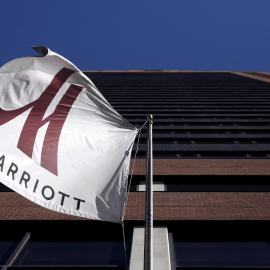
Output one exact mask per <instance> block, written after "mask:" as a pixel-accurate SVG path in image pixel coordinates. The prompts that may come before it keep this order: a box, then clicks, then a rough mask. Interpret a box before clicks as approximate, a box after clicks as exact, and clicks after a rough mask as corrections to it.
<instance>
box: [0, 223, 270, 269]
mask: <svg viewBox="0 0 270 270" xmlns="http://www.w3.org/2000/svg"><path fill="white" fill-rule="evenodd" d="M91 222H92V221H91ZM91 222H85V223H87V226H83V228H82V230H81V231H83V233H84V234H85V235H86V237H85V238H84V239H82V237H81V235H79V237H77V235H78V231H76V230H75V232H74V231H73V230H72V226H71V225H72V224H69V223H70V222H68V221H66V222H60V223H61V224H62V225H63V226H66V227H67V228H64V231H65V232H68V231H69V233H70V235H66V236H65V238H64V239H62V240H61V239H59V237H57V233H59V231H57V232H54V233H53V236H54V237H50V238H49V239H46V237H44V236H42V230H46V227H40V224H37V223H36V225H38V228H39V230H40V231H38V232H37V230H35V231H34V232H28V233H25V235H24V236H23V237H21V239H18V238H17V239H14V235H9V236H10V239H8V234H10V233H12V231H11V230H8V231H6V232H5V233H6V236H5V237H4V239H1V238H0V266H1V267H3V268H2V269H5V267H7V268H16V267H18V268H21V267H26V268H27V267H29V268H30V267H31V269H32V267H34V266H35V267H36V268H39V267H48V266H50V267H52V268H53V267H55V268H58V267H59V266H61V267H71V266H72V267H76V268H79V267H89V268H90V269H95V268H98V269H103V268H104V269H108V268H113V269H126V266H127V265H128V263H129V258H130V250H131V248H130V247H131V243H132V231H133V226H132V225H130V224H129V225H128V226H129V228H128V230H125V234H126V235H127V236H128V237H127V242H126V250H125V248H124V243H123V238H122V239H121V235H120V234H119V232H120V227H121V225H118V226H119V228H117V229H116V227H115V225H111V224H108V223H107V224H106V226H104V225H101V229H98V227H97V225H98V226H99V224H101V223H102V222H98V223H96V224H94V226H92V224H91ZM34 223H35V222H34ZM92 223H93V222H92ZM94 223H95V222H94ZM53 224H56V223H48V225H52V226H53ZM190 224H191V223H189V224H187V223H183V226H182V223H181V222H177V223H175V224H174V223H173V222H171V223H169V224H168V230H169V235H168V238H169V249H170V257H171V263H172V268H171V269H178V268H185V267H187V268H190V267H195V268H196V267H205V268H207V267H220V268H224V267H228V268H249V267H257V268H261V267H262V268H263V267H270V242H269V236H268V235H265V237H264V239H262V235H263V233H266V230H265V229H266V227H268V226H269V222H268V223H267V224H263V223H262V222H261V223H260V222H258V223H257V224H256V225H255V227H254V224H251V223H250V222H243V223H242V224H240V223H238V224H233V225H230V226H228V227H227V225H228V224H227V223H226V224H225V223H222V222H218V223H213V224H210V223H209V222H208V223H207V222H206V223H204V224H203V223H200V222H197V223H196V222H193V223H192V224H191V226H190ZM260 224H261V225H260ZM17 225H18V226H20V225H21V224H20V222H18V224H17ZM42 225H44V224H42ZM73 225H74V223H73ZM208 225H209V227H210V228H207V226H208ZM234 225H235V226H234ZM31 226H32V225H31ZM31 226H29V230H30V231H31ZM57 226H58V225H57ZM188 226H189V227H190V228H188ZM4 227H5V226H4ZM13 227H15V226H14V225H13ZM86 227H87V230H85V229H86ZM110 227H111V228H110ZM214 227H216V228H215V231H214V232H211V231H210V230H211V229H213V228H214ZM41 228H42V229H41ZM102 228H103V229H106V230H107V232H103V231H102ZM260 228H261V229H262V230H263V233H261V232H260V233H257V232H256V231H255V232H250V231H249V229H256V230H260ZM57 229H58V230H59V226H58V228H57ZM75 229H78V226H77V225H76V226H75ZM193 229H194V230H196V231H192V230H193ZM233 229H234V230H236V232H234V231H229V230H233ZM19 230H20V228H19ZM239 230H242V232H240V231H239ZM1 231H2V233H3V228H2V230H1ZM108 231H109V232H110V234H108ZM81 233H82V232H80V233H79V234H81ZM238 233H239V234H238ZM45 234H46V233H45ZM91 234H92V235H93V234H95V235H102V234H105V235H106V237H107V239H106V237H101V238H102V239H98V237H94V238H93V239H91V237H89V235H91ZM112 234H116V235H117V237H115V236H114V237H112ZM224 235H225V236H224ZM225 237H228V239H225ZM2 238H3V237H2ZM53 238H54V239H53ZM207 239H208V240H207ZM60 240H61V241H60Z"/></svg>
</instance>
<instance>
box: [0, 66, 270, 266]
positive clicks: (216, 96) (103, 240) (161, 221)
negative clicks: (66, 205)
mask: <svg viewBox="0 0 270 270" xmlns="http://www.w3.org/2000/svg"><path fill="white" fill-rule="evenodd" d="M84 73H85V74H86V76H88V77H89V78H90V79H91V80H92V81H93V83H94V84H95V85H96V86H97V88H98V89H99V90H100V92H101V93H102V94H103V95H104V96H105V98H106V99H107V100H108V101H109V102H110V104H111V105H112V106H113V107H114V108H115V109H116V110H117V111H118V112H119V113H120V114H121V115H122V116H123V117H124V118H126V119H127V120H128V121H129V122H130V123H132V124H133V125H135V126H136V127H137V128H140V127H141V126H142V125H143V124H144V123H145V121H146V116H147V115H148V114H152V115H153V116H154V124H153V151H154V153H153V155H154V166H155V167H154V184H155V183H160V182H162V183H163V184H164V191H158V192H155V194H154V226H155V227H160V226H162V227H166V228H167V229H168V239H169V240H168V243H169V250H170V260H171V269H172V270H174V269H185V268H187V269H192V268H205V269H207V268H209V267H212V268H213V267H215V268H254V269H255V268H265V267H267V268H269V267H270V260H269V258H270V248H269V243H270V237H269V233H268V230H269V226H270V210H269V209H270V208H269V206H270V193H269V192H270V185H269V183H268V178H269V174H270V106H269V105H270V83H268V82H265V81H261V80H259V79H258V80H257V79H252V78H248V77H245V76H240V75H239V74H236V73H233V72H166V71H158V72H154V71H136V72H135V71H134V72H131V71H130V72H129V71H126V72H84ZM252 74H253V75H254V73H252ZM264 77H265V76H264ZM265 78H266V77H265ZM135 148H136V144H135V145H134V149H133V157H134V152H135ZM145 154H146V128H143V129H142V132H141V135H140V144H139V152H138V154H137V160H136V163H135V170H134V175H133V177H132V183H131V189H130V191H131V193H130V195H129V201H128V206H127V212H126V218H125V227H124V236H125V241H126V243H125V244H126V245H125V247H124V243H123V232H122V227H121V225H119V224H111V223H107V222H100V221H93V220H80V219H77V218H73V217H69V218H68V217H66V216H64V215H61V214H59V215H50V211H49V210H48V211H44V212H42V210H40V208H38V206H35V205H34V204H32V203H27V204H26V203H25V201H24V200H26V199H24V198H21V197H20V196H19V195H18V197H14V196H13V195H12V194H14V192H12V191H11V190H9V189H8V188H6V187H5V186H3V185H1V184H0V192H1V193H0V196H1V197H0V228H1V230H0V231H1V233H0V268H1V267H3V269H12V268H30V269H36V268H50V269H59V268H60V269H61V268H62V269H64V268H67V267H69V269H70V268H71V269H77V268H79V267H82V268H86V269H126V266H127V265H129V263H130V257H131V253H132V243H133V240H134V239H133V230H134V228H135V227H137V226H144V192H143V191H138V190H139V189H138V186H140V185H142V183H143V181H145V168H144V166H145V160H144V159H145ZM268 165H269V166H268ZM131 166H132V163H131ZM11 195H12V196H11ZM18 209H19V210H18ZM18 213H19V214H18ZM125 248H126V249H125Z"/></svg>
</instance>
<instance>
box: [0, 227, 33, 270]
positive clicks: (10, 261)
mask: <svg viewBox="0 0 270 270" xmlns="http://www.w3.org/2000/svg"><path fill="white" fill-rule="evenodd" d="M30 235H31V234H30V233H29V232H28V233H26V234H25V236H24V238H23V239H22V241H21V242H20V243H19V245H18V246H17V248H16V249H15V250H14V252H13V253H12V254H11V256H10V257H9V259H8V260H7V261H6V263H5V265H4V266H3V267H2V269H1V270H6V269H7V267H9V266H11V265H12V264H13V263H14V261H15V260H16V259H17V257H18V256H19V255H20V253H21V251H22V250H23V248H24V247H25V245H26V244H27V242H28V241H29V239H30Z"/></svg>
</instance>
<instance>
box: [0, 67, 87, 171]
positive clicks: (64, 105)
mask: <svg viewBox="0 0 270 270" xmlns="http://www.w3.org/2000/svg"><path fill="white" fill-rule="evenodd" d="M74 72H75V71H73V70H70V69H67V68H63V69H61V70H60V71H59V72H58V73H57V74H56V76H55V77H54V78H53V80H52V81H51V83H50V85H49V86H48V87H47V88H46V89H45V91H44V92H43V93H42V94H41V96H40V97H39V98H38V99H37V100H35V101H34V102H31V103H29V104H28V105H26V106H24V107H22V108H19V109H17V110H13V111H5V110H3V109H1V108H0V125H3V124H5V123H7V122H9V121H10V120H12V119H14V118H15V117H17V116H18V115H20V114H22V113H23V112H25V111H26V110H28V109H30V108H31V111H30V113H29V115H28V117H27V119H26V121H25V124H24V127H23V129H22V132H21V135H20V138H19V142H18V145H17V147H18V148H19V149H20V150H21V151H22V152H24V153H25V154H26V155H27V156H28V157H30V158H32V154H33V148H34V143H35V139H36V136H37V132H38V130H39V129H40V128H41V127H42V126H44V125H45V124H46V123H48V122H49V124H48V128H47V131H46V134H45V138H44V142H43V146H42V152H41V164H40V165H41V166H42V167H43V168H45V169H46V170H48V171H50V172H51V173H53V174H55V175H58V169H57V154H58V144H59V138H60V134H61V131H62V128H63V125H64V123H65V120H66V118H67V115H68V113H69V111H70V109H71V107H72V105H73V103H74V101H75V100H76V98H77V97H78V95H79V94H80V92H81V91H82V89H83V87H81V86H77V85H74V84H72V85H70V87H69V88H68V90H67V91H66V93H65V95H64V96H63V97H62V99H61V100H60V102H59V104H58V105H57V106H56V108H55V110H54V112H53V113H52V114H51V115H50V116H48V117H46V118H45V119H43V117H44V115H45V113H46V111H47V109H48V107H49V105H50V104H51V102H52V100H53V98H54V97H55V95H56V94H57V92H58V91H59V90H60V88H61V87H62V85H63V84H64V83H65V81H66V80H67V79H68V78H69V76H70V75H72V74H73V73H74Z"/></svg>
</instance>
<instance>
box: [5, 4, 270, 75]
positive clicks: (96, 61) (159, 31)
mask: <svg viewBox="0 0 270 270" xmlns="http://www.w3.org/2000/svg"><path fill="white" fill-rule="evenodd" d="M0 14H1V15H0V33H1V36H0V37H1V39H0V41H1V42H0V50H1V53H0V66H2V65H3V64H4V63H6V62H8V61H10V60H12V59H14V58H17V57H23V56H29V55H36V53H35V52H34V51H33V50H32V49H31V46H35V45H45V46H47V47H49V48H50V49H51V50H52V51H55V52H57V53H59V54H61V55H63V56H64V57H66V58H67V59H69V60H70V61H72V62H73V63H74V64H75V65H76V66H77V67H78V68H80V69H81V70H127V69H180V70H233V71H249V70H252V71H266V72H270V0H124V1H123V0H46V1H38V0H0Z"/></svg>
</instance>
